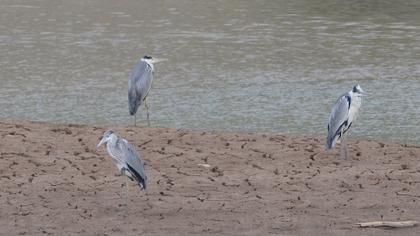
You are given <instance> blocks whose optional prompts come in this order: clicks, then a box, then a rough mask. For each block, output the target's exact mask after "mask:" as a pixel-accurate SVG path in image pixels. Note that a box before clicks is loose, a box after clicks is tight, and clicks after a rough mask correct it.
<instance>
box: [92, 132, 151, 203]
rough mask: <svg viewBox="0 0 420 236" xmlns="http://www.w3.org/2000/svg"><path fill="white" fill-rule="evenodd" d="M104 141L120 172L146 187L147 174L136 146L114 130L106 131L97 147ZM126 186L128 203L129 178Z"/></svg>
mask: <svg viewBox="0 0 420 236" xmlns="http://www.w3.org/2000/svg"><path fill="white" fill-rule="evenodd" d="M104 143H106V149H107V150H108V153H109V155H111V157H112V161H113V162H114V163H115V165H117V167H118V170H119V171H120V173H121V174H124V175H126V176H127V177H128V178H129V179H130V180H132V181H136V182H137V184H138V185H139V187H140V189H146V182H147V176H146V173H145V171H144V162H143V161H142V160H141V159H140V156H139V154H138V153H137V152H136V149H135V148H134V146H133V145H131V144H130V143H128V142H127V140H125V139H123V138H120V137H118V136H117V135H116V134H115V133H114V132H113V131H112V130H108V131H106V132H105V133H104V135H103V137H102V139H101V141H100V142H99V144H98V146H97V147H96V148H97V149H98V148H99V147H100V146H101V145H102V144H104ZM125 186H126V203H127V198H128V185H127V179H126V180H125ZM126 205H127V204H126Z"/></svg>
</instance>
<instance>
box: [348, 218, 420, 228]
mask: <svg viewBox="0 0 420 236" xmlns="http://www.w3.org/2000/svg"><path fill="white" fill-rule="evenodd" d="M418 224H419V222H417V221H414V220H409V221H397V222H396V221H373V222H365V223H357V224H356V226H359V227H361V228H368V227H389V228H404V227H413V226H416V225H418Z"/></svg>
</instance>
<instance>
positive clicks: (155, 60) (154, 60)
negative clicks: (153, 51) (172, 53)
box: [153, 58, 168, 63]
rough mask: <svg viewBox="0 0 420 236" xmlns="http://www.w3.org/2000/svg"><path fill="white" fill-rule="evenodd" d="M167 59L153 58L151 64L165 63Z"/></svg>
mask: <svg viewBox="0 0 420 236" xmlns="http://www.w3.org/2000/svg"><path fill="white" fill-rule="evenodd" d="M167 60H168V59H165V58H153V63H158V62H162V61H167Z"/></svg>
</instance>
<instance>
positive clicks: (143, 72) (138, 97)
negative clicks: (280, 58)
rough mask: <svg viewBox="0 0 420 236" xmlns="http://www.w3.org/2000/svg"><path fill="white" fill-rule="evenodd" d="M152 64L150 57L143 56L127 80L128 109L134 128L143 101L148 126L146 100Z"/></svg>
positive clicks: (151, 75)
mask: <svg viewBox="0 0 420 236" xmlns="http://www.w3.org/2000/svg"><path fill="white" fill-rule="evenodd" d="M154 62H155V61H154V59H153V58H152V57H151V56H149V55H145V56H144V57H143V58H141V59H140V61H139V63H137V64H136V65H135V66H134V68H133V71H132V72H131V76H130V79H129V80H128V108H129V111H130V115H132V116H133V115H134V126H136V113H137V110H138V108H139V106H140V105H141V104H142V102H143V101H144V106H145V107H146V112H147V124H148V126H150V120H149V106H148V104H147V101H146V99H147V95H148V94H149V91H150V88H151V87H152V81H153V71H154V68H153V63H154Z"/></svg>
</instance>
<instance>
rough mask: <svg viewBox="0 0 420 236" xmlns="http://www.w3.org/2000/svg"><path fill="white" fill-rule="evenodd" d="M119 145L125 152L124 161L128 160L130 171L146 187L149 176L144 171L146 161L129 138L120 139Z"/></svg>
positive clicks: (142, 186)
mask: <svg viewBox="0 0 420 236" xmlns="http://www.w3.org/2000/svg"><path fill="white" fill-rule="evenodd" d="M117 143H118V146H119V149H120V150H121V152H122V153H123V154H124V157H123V158H124V161H125V162H126V165H127V169H128V171H130V172H131V174H132V175H133V177H135V178H136V180H137V181H138V182H139V184H141V185H140V187H141V188H146V181H147V176H146V173H145V171H144V163H143V161H142V160H141V159H140V156H139V154H138V153H137V151H136V149H135V148H134V146H133V145H131V144H130V143H128V142H127V140H125V139H122V138H120V139H119V140H118V142H117Z"/></svg>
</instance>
